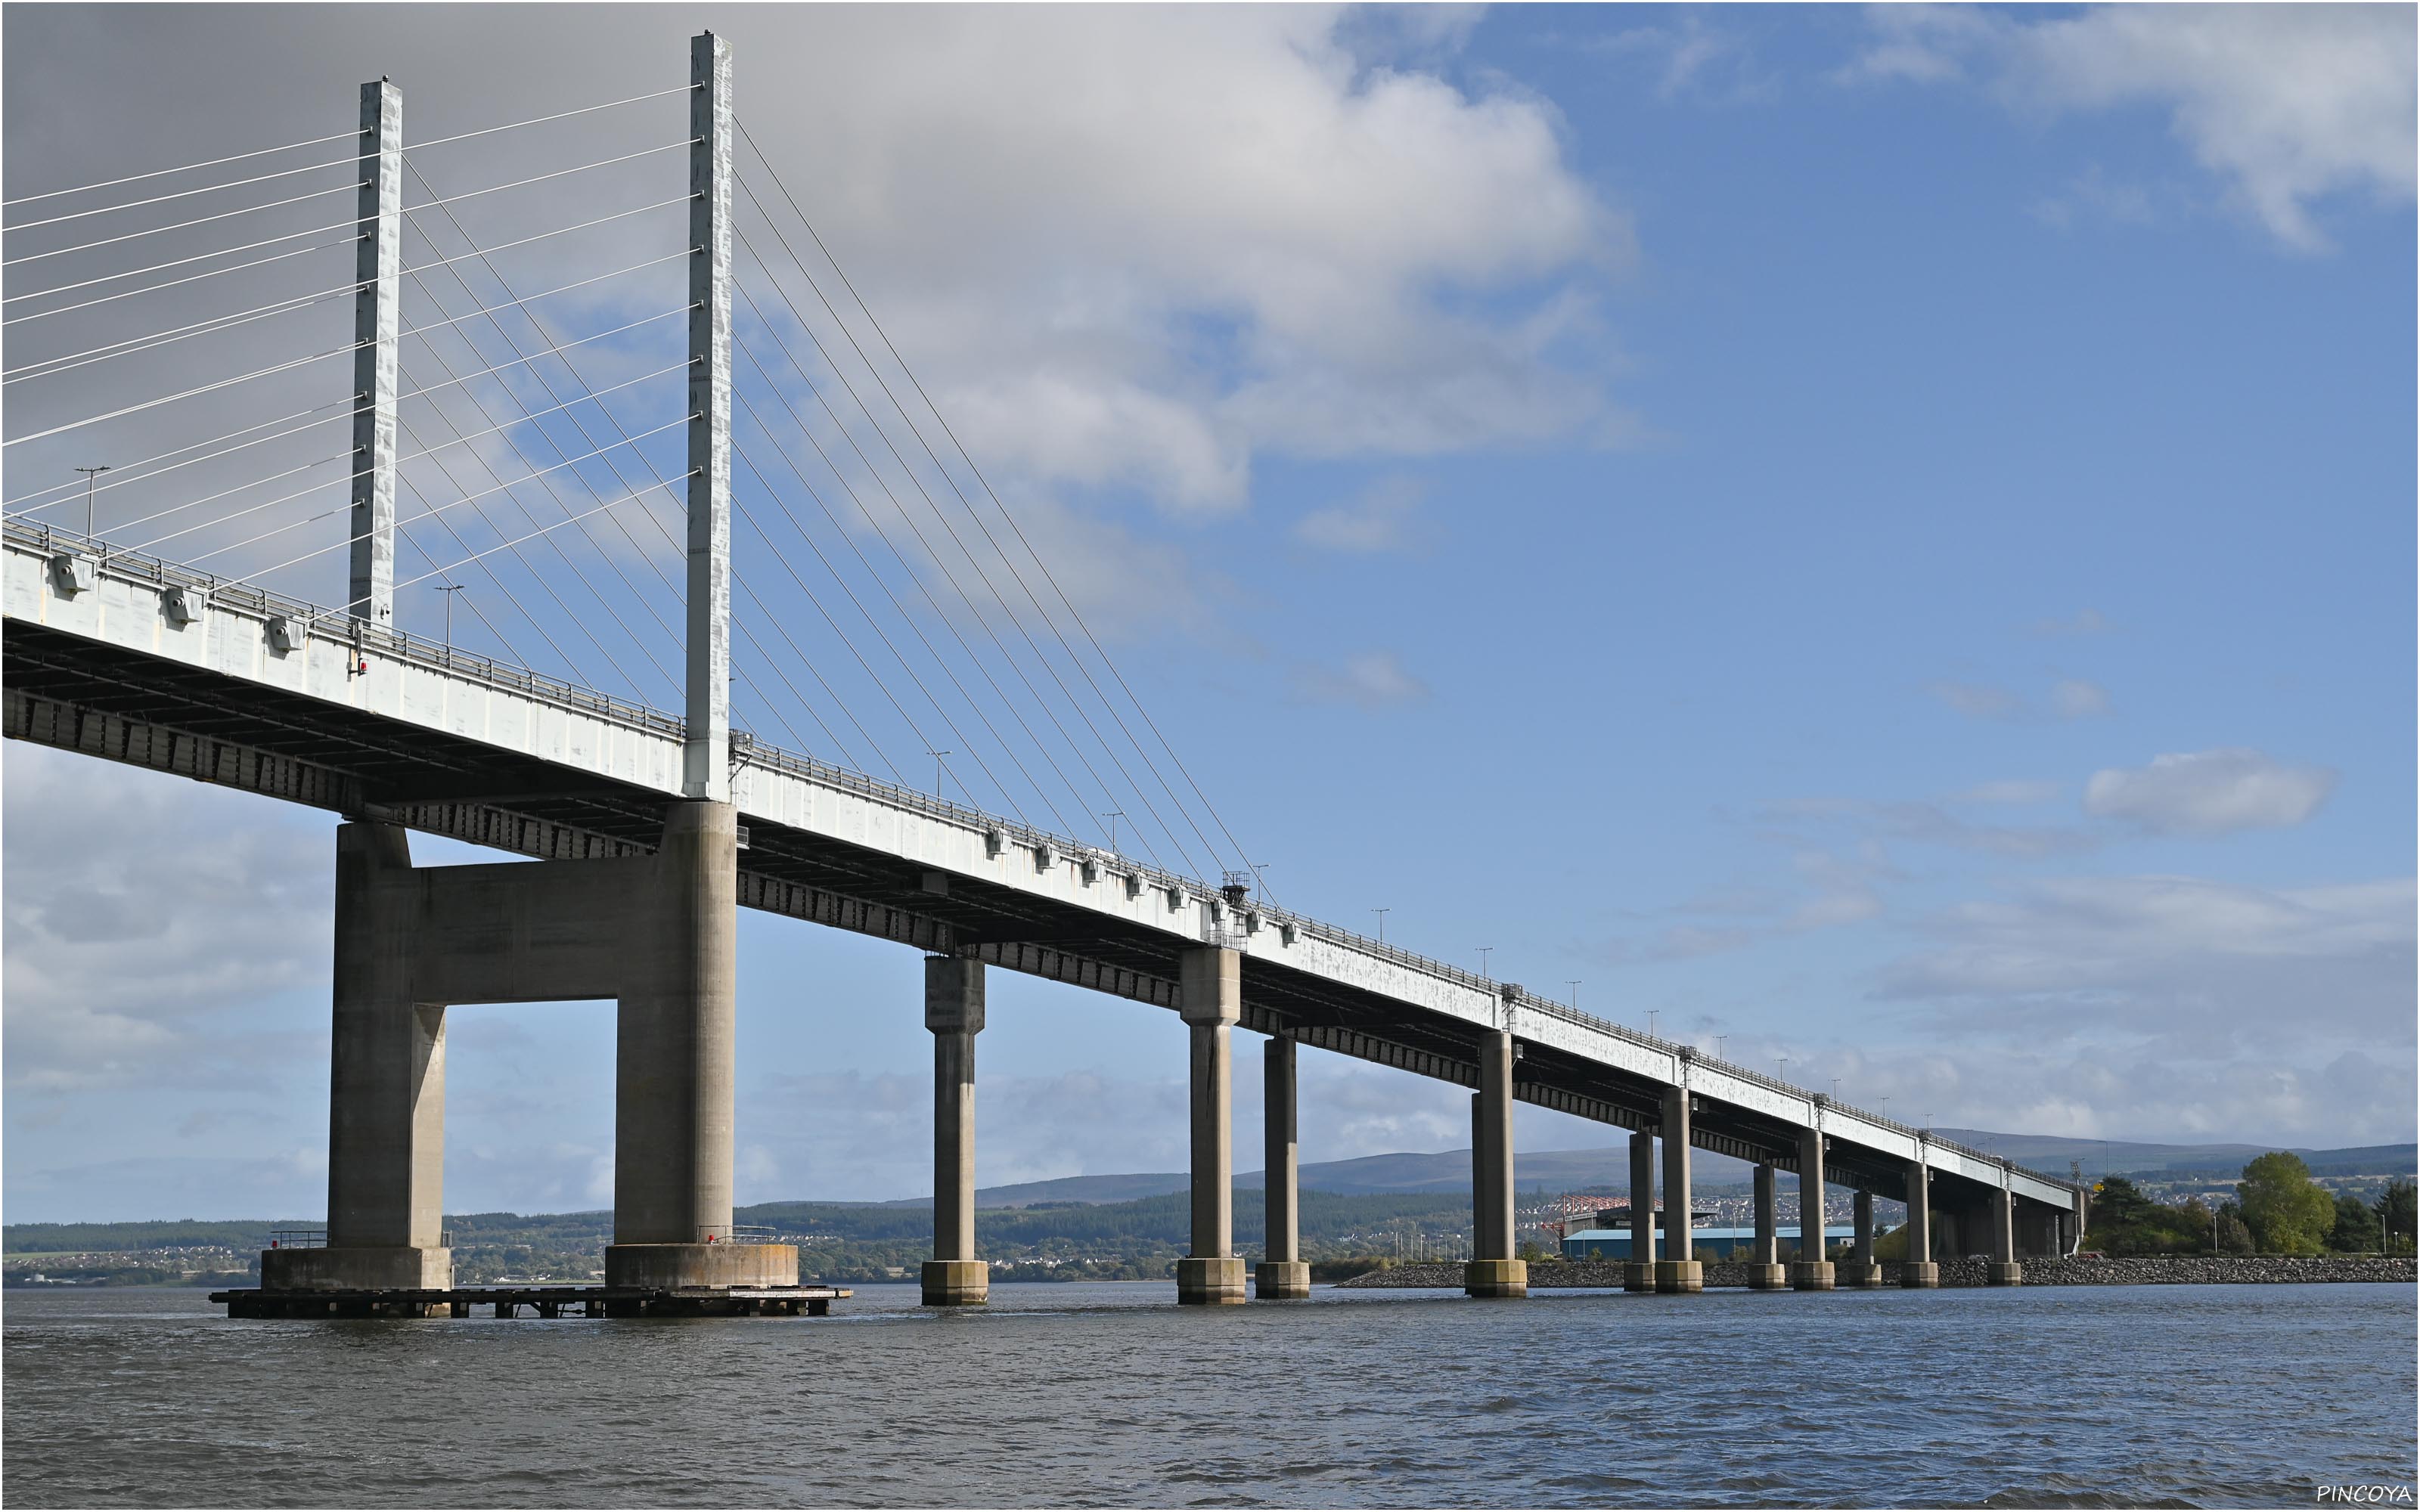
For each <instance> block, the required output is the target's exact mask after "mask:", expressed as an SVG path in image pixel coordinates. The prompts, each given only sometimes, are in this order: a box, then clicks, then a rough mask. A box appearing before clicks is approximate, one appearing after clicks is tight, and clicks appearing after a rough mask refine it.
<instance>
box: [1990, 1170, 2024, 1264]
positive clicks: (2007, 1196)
mask: <svg viewBox="0 0 2420 1512" xmlns="http://www.w3.org/2000/svg"><path fill="white" fill-rule="evenodd" d="M2016 1206H2017V1202H2016V1197H2015V1196H2014V1195H2013V1194H2011V1193H2010V1192H2009V1187H2008V1182H2007V1179H2006V1178H2005V1177H2004V1178H2003V1179H2002V1180H2001V1184H2000V1187H1999V1190H1997V1191H1995V1192H1993V1194H1992V1217H1991V1224H1992V1263H1991V1265H1990V1267H1989V1268H1988V1272H1987V1275H1988V1279H1989V1280H1990V1281H1991V1284H1992V1285H1993V1286H1995V1287H2018V1286H2023V1285H2024V1280H2025V1268H2024V1266H2023V1265H2021V1264H2019V1263H2018V1262H2017V1229H2016Z"/></svg>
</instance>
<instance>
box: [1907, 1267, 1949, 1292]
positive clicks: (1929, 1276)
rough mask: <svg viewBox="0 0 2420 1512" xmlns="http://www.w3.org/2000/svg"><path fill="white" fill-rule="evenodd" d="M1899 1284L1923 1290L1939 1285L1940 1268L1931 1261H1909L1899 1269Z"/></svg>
mask: <svg viewBox="0 0 2420 1512" xmlns="http://www.w3.org/2000/svg"><path fill="white" fill-rule="evenodd" d="M1899 1284H1900V1286H1903V1287H1909V1288H1916V1289H1919V1290H1920V1289H1923V1288H1931V1287H1937V1286H1939V1285H1941V1267H1940V1265H1939V1264H1938V1263H1937V1262H1935V1261H1932V1260H1909V1261H1908V1262H1906V1263H1905V1264H1903V1265H1901V1266H1900V1268H1899Z"/></svg>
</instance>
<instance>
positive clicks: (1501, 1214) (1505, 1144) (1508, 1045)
mask: <svg viewBox="0 0 2420 1512" xmlns="http://www.w3.org/2000/svg"><path fill="white" fill-rule="evenodd" d="M1477 1107H1478V1114H1479V1130H1478V1133H1479V1141H1478V1148H1477V1149H1476V1150H1475V1151H1474V1152H1473V1157H1472V1158H1473V1159H1474V1160H1475V1161H1476V1162H1477V1163H1478V1165H1477V1166H1476V1168H1475V1169H1474V1171H1473V1173H1472V1174H1473V1175H1474V1176H1475V1177H1483V1178H1484V1179H1485V1181H1486V1191H1485V1192H1484V1193H1483V1194H1482V1193H1481V1192H1480V1191H1478V1190H1477V1189H1476V1182H1474V1189H1473V1191H1472V1193H1471V1201H1472V1204H1473V1206H1474V1207H1475V1208H1476V1209H1477V1214H1476V1216H1477V1219H1478V1222H1477V1224H1476V1225H1475V1226H1474V1227H1475V1229H1476V1233H1475V1235H1474V1238H1475V1240H1476V1242H1477V1245H1478V1253H1477V1254H1476V1255H1474V1256H1472V1257H1471V1259H1470V1261H1469V1263H1468V1264H1466V1265H1465V1266H1464V1267H1463V1272H1462V1289H1463V1290H1465V1291H1466V1292H1468V1293H1469V1294H1470V1295H1472V1296H1474V1297H1526V1296H1528V1294H1529V1267H1528V1262H1526V1261H1524V1260H1520V1259H1517V1258H1515V1257H1514V1256H1513V1253H1512V1031H1511V1030H1509V1029H1498V1030H1497V1031H1495V1032H1494V1033H1492V1034H1489V1035H1487V1036H1486V1037H1485V1038H1484V1039H1482V1040H1481V1041H1479V1097H1478V1102H1477Z"/></svg>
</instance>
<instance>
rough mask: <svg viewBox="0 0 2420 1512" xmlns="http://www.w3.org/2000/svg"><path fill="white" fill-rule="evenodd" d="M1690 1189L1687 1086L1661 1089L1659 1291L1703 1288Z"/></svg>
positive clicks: (1657, 1271)
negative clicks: (1661, 1242)
mask: <svg viewBox="0 0 2420 1512" xmlns="http://www.w3.org/2000/svg"><path fill="white" fill-rule="evenodd" d="M1693 1202H1694V1198H1693V1197H1692V1196H1691V1195H1690V1191H1689V1088H1687V1087H1685V1086H1682V1087H1668V1088H1665V1089H1664V1252H1665V1255H1666V1258H1664V1259H1660V1260H1658V1261H1656V1262H1655V1289H1656V1290H1658V1291H1675V1292H1679V1291H1703V1290H1705V1289H1706V1271H1705V1267H1704V1266H1703V1265H1702V1264H1700V1263H1699V1259H1698V1253H1697V1241H1696V1238H1695V1236H1694V1235H1693V1233H1692V1231H1691V1226H1690V1221H1689V1217H1690V1209H1691V1207H1692V1205H1693Z"/></svg>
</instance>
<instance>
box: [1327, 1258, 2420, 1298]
mask: <svg viewBox="0 0 2420 1512" xmlns="http://www.w3.org/2000/svg"><path fill="white" fill-rule="evenodd" d="M1939 1263H1940V1266H1941V1285H1942V1286H1943V1287H1944V1288H1953V1287H1978V1288H1979V1287H1984V1286H1987V1285H1988V1284H1989V1282H1988V1279H1987V1277H1986V1274H1985V1270H1984V1267H1985V1265H1986V1263H1987V1262H1986V1261H1984V1260H1983V1259H1981V1258H1978V1257H1966V1258H1962V1259H1945V1260H1942V1261H1940V1262H1939ZM2024 1268H2025V1278H2024V1284H2025V1285H2026V1286H2029V1287H2092V1286H2100V1287H2111V1286H2118V1287H2129V1286H2133V1287H2139V1286H2276V1285H2308V1284H2315V1283H2328V1282H2344V1281H2390V1282H2402V1283H2406V1284H2410V1283H2412V1282H2416V1281H2420V1259H2415V1258H2414V1257H2411V1256H2368V1255H2329V1256H2314V1257H2296V1256H2284V1255H2142V1256H2131V1257H2119V1258H2115V1259H2106V1260H2087V1259H2076V1258H2065V1257H2059V1258H2043V1259H2031V1260H2026V1261H2024ZM1882 1269H1883V1285H1884V1286H1885V1288H1892V1289H1896V1288H1898V1286H1899V1271H1900V1265H1899V1262H1898V1261H1897V1260H1885V1261H1883V1262H1882ZM1623 1271H1624V1267H1623V1265H1622V1263H1621V1261H1618V1260H1586V1261H1578V1262H1573V1261H1562V1260H1537V1261H1532V1262H1531V1263H1530V1266H1529V1289H1531V1290H1532V1291H1540V1290H1620V1289H1621V1285H1622V1280H1623ZM1705 1284H1706V1286H1707V1287H1708V1288H1710V1289H1712V1288H1725V1289H1745V1288H1746V1286H1747V1267H1746V1264H1745V1262H1744V1261H1738V1260H1708V1261H1706V1262H1705ZM1336 1285H1337V1286H1340V1287H1353V1288H1370V1289H1375V1288H1406V1289H1422V1290H1435V1289H1438V1288H1450V1289H1455V1290H1459V1289H1460V1288H1461V1287H1462V1262H1460V1261H1459V1260H1436V1261H1423V1262H1420V1263H1419V1264H1415V1265H1398V1266H1393V1267H1390V1268H1388V1269H1387V1270H1383V1271H1365V1272H1363V1273H1361V1274H1359V1275H1357V1276H1355V1277H1353V1278H1352V1279H1351V1280H1349V1281H1339V1282H1337V1283H1336Z"/></svg>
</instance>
